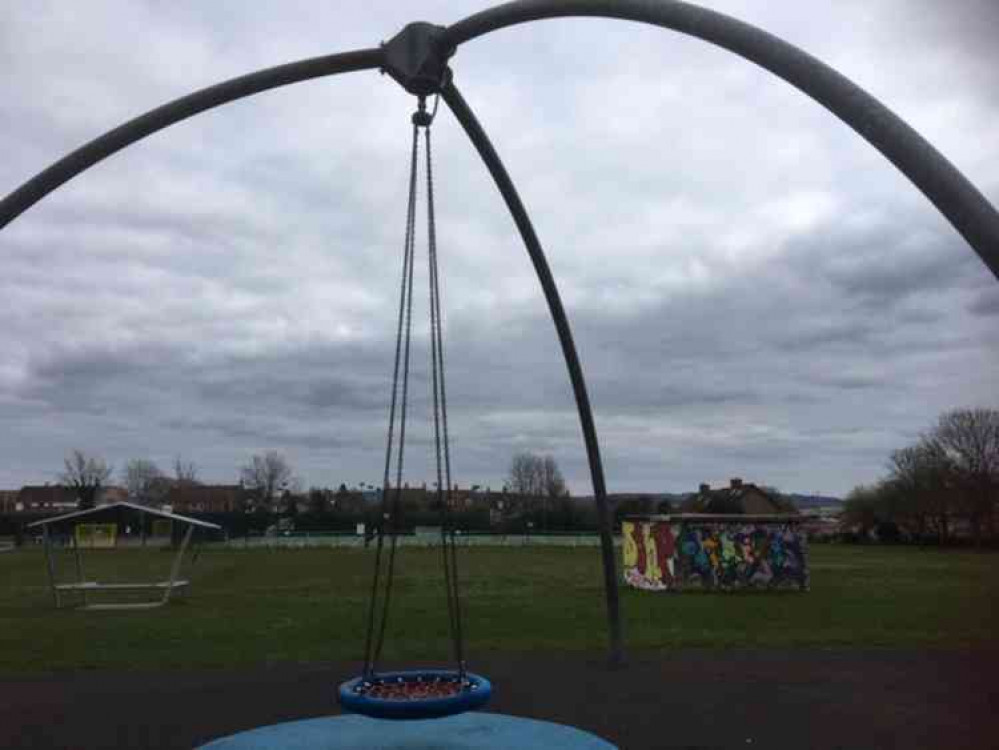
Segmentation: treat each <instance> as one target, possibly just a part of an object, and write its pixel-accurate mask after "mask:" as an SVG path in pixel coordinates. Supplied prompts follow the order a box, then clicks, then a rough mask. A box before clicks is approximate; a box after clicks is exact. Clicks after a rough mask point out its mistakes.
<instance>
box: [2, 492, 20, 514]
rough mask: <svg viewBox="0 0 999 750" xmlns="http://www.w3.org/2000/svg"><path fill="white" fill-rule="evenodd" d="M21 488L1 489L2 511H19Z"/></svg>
mask: <svg viewBox="0 0 999 750" xmlns="http://www.w3.org/2000/svg"><path fill="white" fill-rule="evenodd" d="M19 493H20V490H0V513H14V512H16V511H17V496H18V494H19Z"/></svg>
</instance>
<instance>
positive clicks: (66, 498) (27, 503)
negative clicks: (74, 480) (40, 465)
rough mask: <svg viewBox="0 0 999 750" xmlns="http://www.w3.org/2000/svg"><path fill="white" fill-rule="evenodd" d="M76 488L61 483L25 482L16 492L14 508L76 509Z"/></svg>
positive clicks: (34, 509)
mask: <svg viewBox="0 0 999 750" xmlns="http://www.w3.org/2000/svg"><path fill="white" fill-rule="evenodd" d="M78 500H79V498H78V497H77V495H76V490H74V489H73V488H72V487H65V486H63V485H61V484H26V485H25V486H24V487H22V488H21V489H20V491H19V492H18V493H17V502H16V506H15V507H16V508H17V509H18V510H21V511H24V512H26V513H29V512H32V511H46V510H50V511H57V510H76V507H77V503H78Z"/></svg>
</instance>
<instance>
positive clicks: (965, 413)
mask: <svg viewBox="0 0 999 750" xmlns="http://www.w3.org/2000/svg"><path fill="white" fill-rule="evenodd" d="M930 439H931V440H932V441H933V442H934V443H935V444H936V445H937V446H938V447H939V449H940V450H941V451H942V452H943V453H944V454H946V456H947V458H949V459H950V461H951V462H952V464H953V466H954V469H955V473H956V476H957V478H958V482H959V485H960V488H961V491H962V495H963V500H964V508H965V512H966V513H967V515H968V519H969V520H970V521H971V527H972V530H973V531H974V534H975V541H976V543H979V544H980V543H981V539H982V526H983V525H984V526H985V527H986V528H987V529H988V532H989V535H990V536H992V535H993V534H994V531H995V527H994V518H993V516H994V509H995V506H996V502H997V500H999V410H997V409H955V410H954V411H950V412H947V413H945V414H943V415H941V417H940V421H939V422H938V423H937V426H936V428H935V429H934V430H933V433H932V435H931V438H930Z"/></svg>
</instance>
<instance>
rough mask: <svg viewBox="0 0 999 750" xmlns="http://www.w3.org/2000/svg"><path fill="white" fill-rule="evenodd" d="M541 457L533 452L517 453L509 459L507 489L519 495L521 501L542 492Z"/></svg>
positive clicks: (525, 500) (537, 495)
mask: <svg viewBox="0 0 999 750" xmlns="http://www.w3.org/2000/svg"><path fill="white" fill-rule="evenodd" d="M543 464H544V462H543V461H542V459H541V458H540V457H539V456H537V455H535V454H534V453H528V452H524V453H518V454H517V455H515V456H514V457H513V459H512V460H511V461H510V471H509V474H508V476H507V482H506V484H507V489H508V490H509V491H510V492H511V493H512V494H514V495H517V496H519V497H520V499H521V501H522V502H527V501H528V499H529V498H535V497H539V496H540V495H541V494H542V476H543Z"/></svg>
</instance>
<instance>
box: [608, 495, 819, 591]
mask: <svg viewBox="0 0 999 750" xmlns="http://www.w3.org/2000/svg"><path fill="white" fill-rule="evenodd" d="M804 520H805V519H804V517H803V516H800V515H797V514H786V515H749V514H739V513H730V514H706V513H681V514H677V515H647V516H627V517H626V518H625V519H624V521H623V522H622V524H621V537H622V541H623V545H622V547H623V554H624V580H625V583H627V584H628V585H629V586H632V587H634V588H638V589H643V590H646V591H684V590H690V589H697V588H700V589H711V590H723V591H731V590H736V589H738V590H756V591H769V590H773V589H778V588H791V589H794V590H798V591H808V588H809V569H808V538H807V535H806V533H805V529H804V527H803V525H802V521H804Z"/></svg>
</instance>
